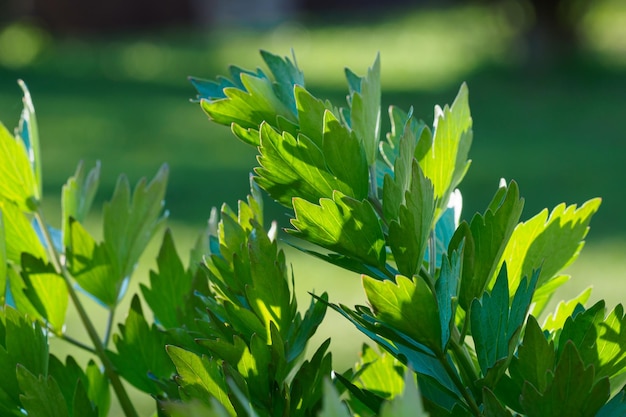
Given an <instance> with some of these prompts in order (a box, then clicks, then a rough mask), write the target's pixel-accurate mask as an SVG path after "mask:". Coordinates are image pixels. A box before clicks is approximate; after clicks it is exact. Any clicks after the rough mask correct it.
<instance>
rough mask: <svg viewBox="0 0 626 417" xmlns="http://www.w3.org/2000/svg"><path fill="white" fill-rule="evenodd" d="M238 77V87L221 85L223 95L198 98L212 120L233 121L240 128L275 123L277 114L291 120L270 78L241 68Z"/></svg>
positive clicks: (290, 114) (256, 127)
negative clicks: (239, 82)
mask: <svg viewBox="0 0 626 417" xmlns="http://www.w3.org/2000/svg"><path fill="white" fill-rule="evenodd" d="M259 73H260V74H263V73H262V72H259ZM239 79H240V81H241V87H242V88H238V87H226V88H224V89H223V94H224V95H225V96H226V97H225V98H220V99H217V100H211V99H206V98H202V100H201V101H200V105H201V107H202V109H203V110H204V111H205V112H206V113H207V115H208V116H209V118H210V119H211V120H212V121H214V122H216V123H219V124H224V125H231V124H232V123H236V124H238V125H239V126H241V127H242V128H244V129H249V128H252V129H258V128H259V126H260V125H261V123H263V122H264V121H265V122H268V123H270V124H271V125H272V126H276V118H277V116H283V117H285V118H287V119H288V120H295V116H294V115H293V113H292V112H291V109H290V108H289V106H288V105H286V104H284V103H283V102H282V101H281V100H280V98H278V97H277V96H276V94H275V92H274V87H273V85H272V82H271V81H270V80H269V79H268V78H267V77H266V76H265V75H264V74H263V75H262V76H261V75H258V74H255V75H252V74H250V73H247V72H242V73H241V74H240V75H239Z"/></svg>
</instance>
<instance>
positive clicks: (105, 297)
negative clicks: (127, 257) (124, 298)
mask: <svg viewBox="0 0 626 417" xmlns="http://www.w3.org/2000/svg"><path fill="white" fill-rule="evenodd" d="M66 256H67V266H68V270H69V271H70V273H71V274H72V276H73V277H74V279H75V280H76V282H77V283H78V285H80V287H81V288H82V289H83V290H85V291H86V292H88V293H89V294H91V295H92V296H93V297H95V298H96V299H97V300H98V301H99V302H100V303H102V304H103V305H105V306H108V307H114V306H115V305H116V304H117V301H118V288H119V286H120V285H121V282H120V278H119V275H120V274H119V270H118V269H117V266H116V265H115V261H114V260H113V259H112V256H111V254H110V253H109V250H108V249H107V246H106V245H104V244H103V243H101V244H98V243H96V241H95V240H94V239H93V238H92V237H91V235H90V234H89V233H88V232H87V230H85V228H84V227H83V226H82V225H81V224H80V223H79V222H77V221H75V220H73V219H70V221H69V246H68V247H67V248H66Z"/></svg>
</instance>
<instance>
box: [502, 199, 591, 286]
mask: <svg viewBox="0 0 626 417" xmlns="http://www.w3.org/2000/svg"><path fill="white" fill-rule="evenodd" d="M599 206H600V199H593V200H589V201H587V202H586V203H585V204H583V205H582V206H581V207H580V208H576V206H575V205H571V206H567V207H566V206H565V204H560V205H558V206H557V207H556V208H555V209H554V210H552V212H551V213H550V216H548V211H547V210H543V211H542V212H541V213H539V214H537V215H536V216H535V217H533V218H532V219H530V220H528V221H526V222H524V223H520V224H519V225H518V226H517V227H516V228H515V230H514V231H513V234H512V236H511V238H510V240H509V243H508V244H507V247H506V249H505V251H504V254H503V255H502V259H503V260H504V261H505V262H506V264H507V268H508V270H509V277H510V279H509V287H510V288H511V290H515V288H517V285H518V283H519V281H520V280H521V279H522V277H524V276H529V275H530V274H531V273H532V271H533V270H535V269H537V268H541V273H540V275H539V280H538V281H537V287H538V288H539V287H541V286H542V285H543V284H544V283H545V282H547V281H548V280H549V279H550V278H552V277H554V276H555V275H556V274H558V273H559V272H560V271H561V270H562V269H563V268H565V267H566V266H568V265H569V264H570V263H572V262H573V261H574V260H575V259H576V258H577V257H578V253H579V252H580V250H581V248H582V246H583V244H584V242H583V239H584V237H585V235H586V234H587V230H588V226H589V221H590V220H591V216H592V215H593V214H594V213H595V212H596V211H597V210H598V207H599Z"/></svg>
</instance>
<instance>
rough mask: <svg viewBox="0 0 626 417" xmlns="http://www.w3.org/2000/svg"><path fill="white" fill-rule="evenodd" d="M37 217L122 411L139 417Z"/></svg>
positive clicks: (40, 216) (39, 218)
mask: <svg viewBox="0 0 626 417" xmlns="http://www.w3.org/2000/svg"><path fill="white" fill-rule="evenodd" d="M35 217H36V218H37V221H38V222H39V225H40V227H41V231H42V233H43V236H44V238H45V240H46V244H47V246H48V251H49V253H50V258H51V261H52V264H53V265H54V267H55V269H56V270H57V273H58V274H59V275H60V276H61V277H63V280H64V281H65V285H66V286H67V291H68V293H69V295H70V298H71V299H72V302H73V303H74V306H75V307H76V311H77V312H78V315H79V317H80V319H81V321H82V323H83V326H85V330H87V334H88V335H89V338H90V339H91V342H92V343H93V346H94V350H95V353H96V355H98V357H99V358H100V360H101V361H102V365H103V367H104V373H105V375H106V376H107V378H108V379H109V381H110V382H111V385H112V386H113V390H114V391H115V394H116V395H117V399H118V401H119V403H120V406H121V407H122V410H123V411H124V415H125V416H126V417H139V414H137V411H136V410H135V408H134V406H133V403H132V402H131V401H130V397H129V396H128V393H127V392H126V389H125V388H124V385H122V381H121V379H120V377H119V375H118V374H117V372H115V367H114V366H113V363H112V362H111V359H110V358H109V357H108V356H107V353H106V350H105V348H104V345H103V344H102V341H101V340H100V336H98V332H97V331H96V328H95V327H94V325H93V323H92V322H91V320H90V319H89V316H88V315H87V311H86V310H85V308H84V307H83V304H82V303H81V301H80V299H79V298H78V294H77V293H76V291H74V287H73V286H72V280H71V276H70V274H69V272H68V270H67V268H66V267H65V265H63V264H62V263H61V260H60V256H59V253H58V252H57V250H56V248H55V247H54V243H53V241H52V236H50V232H49V230H48V226H47V225H46V222H45V221H44V217H43V212H42V210H41V208H38V209H37V211H36V212H35Z"/></svg>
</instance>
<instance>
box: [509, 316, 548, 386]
mask: <svg viewBox="0 0 626 417" xmlns="http://www.w3.org/2000/svg"><path fill="white" fill-rule="evenodd" d="M555 364H556V352H555V348H554V342H553V341H552V340H550V341H549V340H548V339H546V336H545V335H544V334H543V332H542V330H541V327H539V324H538V323H537V320H536V319H535V318H534V317H533V316H529V317H528V320H527V322H526V327H525V330H524V340H523V341H522V345H521V346H520V347H519V349H518V353H517V355H516V356H515V357H513V359H512V360H511V364H510V366H509V374H510V375H511V377H512V378H513V380H514V381H516V382H517V383H518V385H519V386H520V387H521V386H522V385H523V384H524V381H526V382H527V383H529V384H532V385H533V386H534V387H535V388H536V389H537V390H538V391H539V392H544V391H545V389H546V387H547V385H548V382H549V381H550V380H551V376H552V371H553V369H554V366H555Z"/></svg>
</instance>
